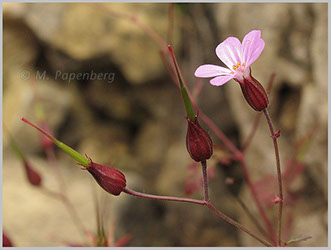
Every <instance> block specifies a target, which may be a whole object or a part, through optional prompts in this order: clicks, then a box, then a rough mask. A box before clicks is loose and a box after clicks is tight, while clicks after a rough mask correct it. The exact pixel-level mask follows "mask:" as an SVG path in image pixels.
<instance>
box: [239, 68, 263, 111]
mask: <svg viewBox="0 0 331 250" xmlns="http://www.w3.org/2000/svg"><path fill="white" fill-rule="evenodd" d="M235 80H236V79H235ZM236 81H237V82H238V83H239V84H240V87H241V91H242V93H243V95H244V97H245V99H246V101H247V103H248V104H249V105H250V106H251V107H252V108H253V109H254V110H256V111H261V110H264V109H265V108H267V107H268V104H269V99H268V96H267V93H266V91H265V90H264V88H263V86H262V85H261V83H259V81H258V80H256V79H255V78H254V77H253V76H252V74H251V73H249V76H248V77H245V78H243V79H240V80H236Z"/></svg>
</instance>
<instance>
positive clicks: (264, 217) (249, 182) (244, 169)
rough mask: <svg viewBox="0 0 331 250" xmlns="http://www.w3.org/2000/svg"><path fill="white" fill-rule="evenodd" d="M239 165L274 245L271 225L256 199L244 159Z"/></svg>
mask: <svg viewBox="0 0 331 250" xmlns="http://www.w3.org/2000/svg"><path fill="white" fill-rule="evenodd" d="M240 164H241V167H242V170H243V174H244V177H245V180H246V182H247V185H248V187H249V190H250V192H251V194H252V197H253V199H254V201H255V204H256V206H257V208H258V210H259V212H260V215H261V216H262V219H263V221H264V223H265V225H266V227H267V229H268V232H269V237H270V239H271V240H272V241H273V242H274V243H276V242H275V240H276V237H275V232H274V230H273V228H272V225H271V222H270V220H269V219H268V217H267V214H266V213H265V211H264V209H263V207H262V204H261V201H260V199H259V197H258V194H257V192H256V189H255V185H254V184H253V182H252V180H251V177H250V175H249V173H248V169H247V165H246V162H245V160H244V158H243V159H241V160H240Z"/></svg>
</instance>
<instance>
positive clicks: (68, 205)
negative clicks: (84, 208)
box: [45, 147, 87, 237]
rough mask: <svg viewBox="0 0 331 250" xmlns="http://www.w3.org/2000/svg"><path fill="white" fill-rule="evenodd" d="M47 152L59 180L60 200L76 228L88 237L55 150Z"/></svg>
mask: <svg viewBox="0 0 331 250" xmlns="http://www.w3.org/2000/svg"><path fill="white" fill-rule="evenodd" d="M45 151H46V155H47V158H48V161H49V162H50V165H51V166H52V168H53V170H54V172H55V175H56V177H57V180H58V184H59V189H60V194H59V198H60V199H61V201H62V202H63V203H64V205H65V206H66V208H67V209H68V212H69V214H70V215H71V217H72V219H73V222H74V223H75V225H76V227H77V228H78V230H79V231H81V232H83V235H84V237H85V236H86V235H85V233H86V232H87V230H86V228H85V226H84V224H83V222H82V221H81V220H80V218H79V216H78V213H77V210H76V209H75V206H74V205H73V204H72V202H71V200H70V199H69V197H68V194H67V189H66V185H65V181H64V179H63V176H62V175H61V172H60V168H59V165H58V164H57V161H56V157H55V153H54V148H53V147H52V148H47V149H46V150H45Z"/></svg>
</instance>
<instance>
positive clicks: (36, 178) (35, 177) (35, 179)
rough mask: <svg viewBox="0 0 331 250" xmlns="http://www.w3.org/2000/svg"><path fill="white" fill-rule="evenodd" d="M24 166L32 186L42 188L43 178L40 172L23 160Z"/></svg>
mask: <svg viewBox="0 0 331 250" xmlns="http://www.w3.org/2000/svg"><path fill="white" fill-rule="evenodd" d="M23 164H24V168H25V171H26V175H27V177H28V180H29V182H30V184H31V185H33V186H40V185H41V176H40V175H39V174H38V172H37V171H36V170H34V169H33V168H32V167H31V165H30V163H29V162H28V161H27V160H26V159H23Z"/></svg>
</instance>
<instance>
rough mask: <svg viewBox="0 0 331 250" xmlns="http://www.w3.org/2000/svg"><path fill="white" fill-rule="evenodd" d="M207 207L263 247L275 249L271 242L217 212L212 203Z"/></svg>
mask: <svg viewBox="0 0 331 250" xmlns="http://www.w3.org/2000/svg"><path fill="white" fill-rule="evenodd" d="M207 207H208V208H209V209H210V210H211V211H213V212H214V213H215V214H217V215H218V216H219V217H221V218H222V219H223V220H225V221H226V222H228V223H230V224H232V225H234V226H235V227H237V228H238V229H240V230H242V231H244V232H245V233H247V234H249V235H250V236H251V237H253V238H254V239H256V240H257V241H259V242H261V243H262V244H263V245H265V246H267V247H273V245H271V244H270V243H269V242H267V241H265V240H263V239H261V238H260V237H258V236H256V235H255V234H253V233H252V232H250V231H249V230H248V229H246V228H245V227H243V226H242V225H241V224H239V223H238V222H236V221H235V220H233V219H231V218H230V217H228V216H226V215H225V214H223V213H222V212H221V211H219V210H217V209H216V208H215V207H214V206H213V205H212V204H211V203H207Z"/></svg>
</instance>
